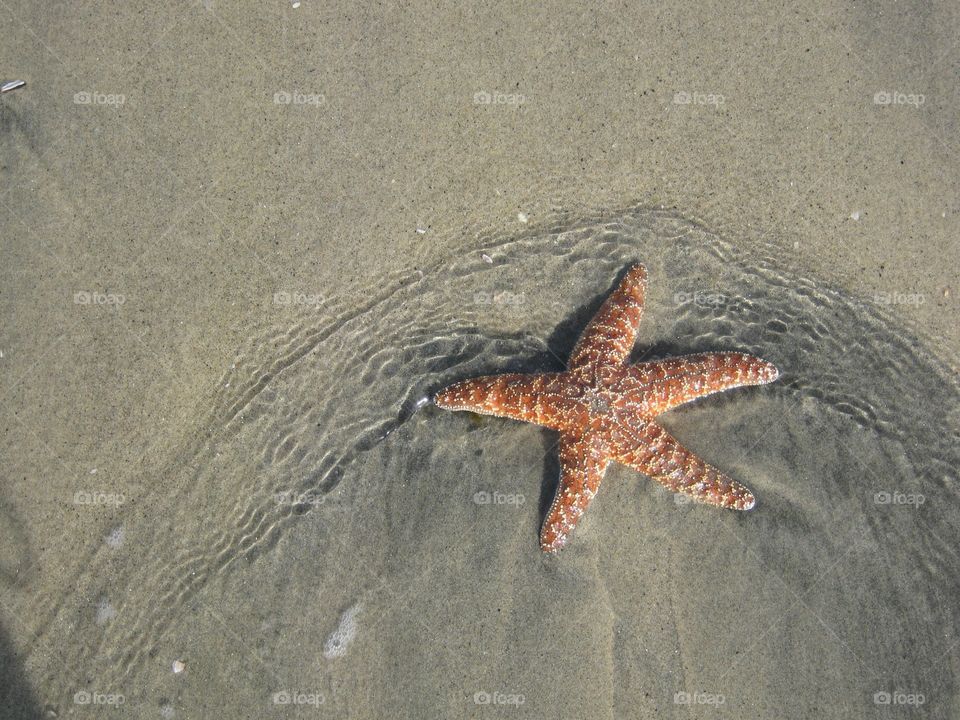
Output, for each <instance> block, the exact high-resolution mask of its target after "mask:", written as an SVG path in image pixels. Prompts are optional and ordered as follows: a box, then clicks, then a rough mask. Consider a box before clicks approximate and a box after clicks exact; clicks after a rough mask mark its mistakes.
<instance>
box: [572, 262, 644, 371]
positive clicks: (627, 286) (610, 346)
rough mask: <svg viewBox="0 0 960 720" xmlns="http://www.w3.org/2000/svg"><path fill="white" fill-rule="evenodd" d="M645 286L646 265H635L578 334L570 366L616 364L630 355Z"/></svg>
mask: <svg viewBox="0 0 960 720" xmlns="http://www.w3.org/2000/svg"><path fill="white" fill-rule="evenodd" d="M646 287H647V271H646V269H645V268H644V267H643V265H634V266H633V267H631V268H630V270H628V271H627V274H626V275H625V276H624V278H623V280H622V281H621V282H620V285H619V286H618V287H617V289H616V290H614V291H613V292H612V293H611V294H610V297H608V298H607V299H606V300H605V301H604V303H603V305H602V306H601V307H600V309H599V310H598V311H597V314H596V315H594V316H593V319H592V320H590V323H589V324H588V325H587V327H586V328H585V329H584V331H583V333H582V334H581V335H580V339H579V340H578V341H577V345H576V347H575V348H574V349H573V354H571V356H570V361H569V367H570V369H571V370H576V369H578V368H582V367H595V368H596V367H604V366H616V365H620V364H621V363H623V362H624V361H625V360H626V359H627V358H628V357H629V356H630V351H631V350H632V349H633V343H634V341H635V340H636V338H637V328H638V326H639V325H640V319H641V317H643V300H644V294H645V291H646Z"/></svg>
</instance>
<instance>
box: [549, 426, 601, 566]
mask: <svg viewBox="0 0 960 720" xmlns="http://www.w3.org/2000/svg"><path fill="white" fill-rule="evenodd" d="M559 450H560V483H559V484H558V485H557V494H556V495H555V496H554V498H553V503H552V504H551V505H550V509H549V510H548V511H547V515H546V518H544V521H543V527H542V529H541V530H540V549H541V550H543V551H544V552H551V553H555V552H557V551H558V550H560V549H561V548H562V547H563V546H564V545H565V544H566V542H567V537H568V536H569V535H570V533H571V532H572V531H573V529H574V528H575V527H576V525H577V522H579V520H580V517H581V516H582V515H583V513H584V511H585V510H586V509H587V506H588V505H589V504H590V501H591V500H593V496H594V495H596V494H597V488H599V487H600V481H601V480H602V479H603V473H604V471H605V470H606V469H607V465H608V464H609V462H610V460H609V457H608V455H607V453H606V451H605V447H604V445H603V443H602V442H601V441H600V439H599V438H598V436H596V435H590V434H588V435H584V436H580V437H576V436H574V435H572V434H571V435H568V434H563V435H561V437H560V445H559Z"/></svg>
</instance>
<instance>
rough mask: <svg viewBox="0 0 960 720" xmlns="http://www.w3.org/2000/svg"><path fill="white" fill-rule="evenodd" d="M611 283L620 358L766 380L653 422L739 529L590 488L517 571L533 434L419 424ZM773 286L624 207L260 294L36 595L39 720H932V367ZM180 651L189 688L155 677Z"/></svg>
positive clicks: (935, 402) (877, 331) (837, 297)
mask: <svg viewBox="0 0 960 720" xmlns="http://www.w3.org/2000/svg"><path fill="white" fill-rule="evenodd" d="M634 261H642V262H644V263H645V264H646V265H647V269H648V273H649V289H648V296H647V307H646V312H645V316H644V321H643V324H642V326H641V330H640V334H639V338H638V344H637V349H636V351H635V359H640V358H643V359H650V358H656V357H660V356H664V355H670V354H678V353H688V352H700V351H707V350H742V351H748V352H751V353H754V354H756V355H759V356H761V357H763V358H765V359H767V360H770V361H773V362H774V363H776V364H777V365H778V367H779V368H780V369H781V373H782V375H781V379H780V380H779V381H778V382H776V383H774V384H773V385H769V386H765V387H759V388H749V389H742V390H738V391H734V392H730V393H724V394H722V395H720V396H714V397H711V398H708V399H706V400H703V401H700V402H698V403H695V404H693V405H691V406H688V407H685V408H683V409H679V410H677V411H674V412H672V413H670V414H669V415H667V416H664V423H665V424H666V425H667V426H668V427H669V428H671V430H672V431H673V432H674V433H675V434H676V435H677V436H678V437H679V438H680V439H681V441H682V442H684V444H686V445H687V446H689V447H691V448H692V449H694V450H695V451H696V452H698V453H699V454H701V456H702V457H704V458H705V459H706V460H707V461H708V462H710V463H712V464H714V465H715V466H717V467H718V468H720V469H722V470H724V471H726V472H728V473H729V474H731V475H732V476H733V477H735V478H737V479H738V480H741V481H742V482H744V483H745V484H746V485H748V486H749V487H750V488H751V489H752V490H753V491H754V493H755V494H756V496H757V498H758V505H757V508H756V509H755V510H754V511H752V512H750V513H743V514H741V513H734V512H727V511H722V510H718V509H716V508H712V507H707V506H701V505H694V504H687V503H682V502H678V501H677V499H676V498H674V497H673V496H672V495H670V494H669V493H667V492H666V491H665V490H663V489H662V488H661V487H660V486H659V485H657V484H655V483H653V482H651V481H650V480H649V479H647V478H645V477H643V476H641V475H639V474H638V473H636V472H633V471H631V470H629V469H627V468H623V467H619V466H612V467H611V468H610V470H609V471H608V473H607V477H606V480H605V482H604V484H603V485H602V487H601V490H600V493H599V494H598V497H597V498H596V500H595V501H594V503H593V504H592V506H591V508H590V510H589V512H588V513H587V515H586V516H585V518H584V520H583V521H582V522H581V524H580V526H579V528H578V529H577V531H576V533H575V534H574V535H573V537H572V539H571V541H570V543H569V544H568V547H567V549H566V550H564V551H563V552H562V553H561V554H560V555H559V556H558V557H548V556H544V555H543V554H542V553H541V552H540V551H539V549H538V545H537V534H538V531H539V525H540V521H541V519H542V516H543V512H544V510H545V507H546V504H547V503H548V502H549V500H550V497H551V495H552V491H553V488H554V487H555V484H556V476H557V471H558V468H557V461H556V458H555V453H554V451H553V450H554V444H555V442H556V436H555V435H553V434H552V433H550V432H549V431H546V430H543V429H540V428H537V427H533V426H528V425H523V424H519V423H514V422H510V421H506V420H499V419H491V418H483V419H480V418H477V417H472V416H470V415H468V414H463V413H458V414H452V413H446V412H443V411H440V410H438V409H436V408H434V407H432V406H431V405H430V404H429V403H427V402H425V400H426V398H428V397H429V395H430V393H431V392H432V391H435V390H436V389H438V388H439V387H442V386H444V385H445V384H447V383H449V382H451V381H453V380H455V379H460V378H464V377H469V376H472V375H477V374H485V373H493V372H501V371H523V372H537V371H549V370H557V369H560V368H561V367H562V366H563V362H564V360H565V358H566V356H567V354H568V353H569V351H570V349H571V348H572V346H573V343H574V342H575V340H576V337H577V335H578V333H579V331H580V329H581V328H582V327H583V325H584V324H585V322H586V321H587V320H588V319H589V317H590V316H591V314H592V313H593V312H594V311H595V310H596V308H597V307H598V306H599V304H600V302H601V301H602V300H603V298H604V297H605V296H606V294H607V293H608V292H609V290H610V289H611V288H612V287H613V285H614V284H615V282H616V281H617V279H618V277H619V274H620V273H622V271H623V270H624V268H625V267H626V266H627V265H628V264H629V263H631V262H634ZM782 265H783V263H780V262H779V261H778V258H777V257H775V256H760V255H758V254H752V255H746V254H743V253H741V252H740V251H737V250H735V249H734V248H733V247H732V246H731V245H728V244H727V243H725V242H724V241H723V240H721V239H720V238H718V237H717V236H716V235H714V234H712V233H710V232H709V231H708V230H706V229H704V228H702V227H700V226H698V225H695V224H693V223H690V222H687V221H685V220H683V219H681V218H677V217H674V216H672V215H670V214H669V213H666V212H662V211H654V210H645V209H634V210H630V211H627V212H623V213H617V214H611V215H609V216H606V217H592V218H580V219H576V218H569V217H566V218H563V217H558V218H556V219H555V220H554V221H552V223H551V224H550V225H548V226H543V227H540V228H535V229H531V230H529V231H527V232H526V233H525V234H522V235H520V236H503V237H498V236H486V237H484V238H482V240H481V245H478V244H477V243H476V242H471V243H469V249H465V250H463V251H461V252H460V253H458V254H455V255H454V256H453V257H452V258H448V259H447V260H444V261H442V262H439V263H437V264H436V265H435V266H433V267H429V268H420V269H409V270H405V271H401V272H397V273H395V274H393V275H391V276H389V277H386V278H384V279H383V281H382V282H381V283H380V284H378V285H377V286H376V287H371V288H368V289H367V292H366V293H365V299H364V301H363V302H362V303H357V304H355V305H350V304H347V302H346V301H343V300H338V299H337V298H322V297H306V296H298V295H297V294H295V293H293V294H287V295H281V296H279V297H277V298H276V299H275V303H274V305H273V306H272V307H271V308H270V309H269V310H268V311H266V312H264V314H263V319H262V326H261V327H259V328H251V330H250V334H249V339H248V341H247V342H246V343H245V344H244V347H242V348H241V349H240V350H239V351H238V354H237V357H236V361H235V364H234V367H233V368H232V369H231V370H230V372H229V373H227V374H226V375H225V376H224V377H223V378H222V379H221V381H220V382H219V383H218V386H217V388H216V390H215V391H214V392H212V393H211V394H210V396H209V397H207V398H203V399H202V400H201V401H200V402H199V403H198V405H197V410H196V412H195V413H194V417H193V419H192V422H191V423H189V424H188V426H187V427H185V428H184V429H183V430H182V433H181V436H180V439H179V441H178V442H175V443H173V444H171V445H170V446H169V449H168V452H167V457H166V458H165V460H164V461H163V462H162V463H159V464H154V465H152V466H150V467H148V468H144V469H142V470H138V471H137V472H142V473H143V474H144V477H142V478H141V481H142V482H145V483H148V484H150V485H151V486H152V488H153V489H152V490H151V491H150V492H148V493H146V494H145V495H143V496H139V497H137V498H136V499H135V500H132V501H131V502H129V503H126V504H124V505H123V506H122V507H121V508H120V509H118V511H117V513H116V525H117V527H118V528H122V530H117V531H116V532H114V533H112V534H111V536H110V537H111V538H112V540H111V541H109V542H104V543H103V545H102V546H99V547H98V548H96V549H95V550H91V551H81V552H82V556H81V557H78V558H76V562H75V564H74V566H73V567H72V568H71V570H70V574H69V576H70V580H71V581H70V582H69V584H68V585H67V587H65V588H64V590H63V592H62V594H57V595H55V596H44V597H36V598H33V599H32V602H33V612H34V613H35V616H36V617H37V618H38V620H37V625H36V629H35V634H36V635H37V637H38V640H42V639H43V638H47V639H54V638H58V637H69V638H70V639H69V642H66V643H55V645H56V646H57V647H58V648H59V652H60V653H61V655H60V656H59V657H56V658H52V657H51V658H35V659H34V662H35V663H39V664H40V665H41V666H42V667H40V668H35V669H34V671H35V672H37V673H39V674H40V675H42V676H43V677H44V678H45V679H44V682H43V687H44V689H45V691H44V696H45V697H48V698H49V699H50V702H49V703H48V706H49V709H50V710H59V711H60V712H63V710H64V709H65V708H68V707H70V705H71V704H72V702H73V700H72V698H73V696H74V693H75V692H77V688H78V687H85V688H92V689H94V690H97V689H99V690H100V691H101V692H111V691H112V692H122V693H123V694H124V696H125V709H126V710H127V711H133V712H135V713H140V712H141V711H143V714H144V715H147V716H150V715H155V714H156V712H157V711H162V712H163V713H165V714H167V715H169V714H170V713H175V715H176V716H178V717H199V716H201V715H202V714H210V713H213V714H216V715H219V716H223V717H233V716H237V717H240V716H243V713H244V712H249V711H250V709H251V708H259V709H261V710H262V711H263V712H264V713H265V714H266V713H271V712H276V711H277V710H278V707H279V705H278V703H279V704H281V705H282V704H283V702H284V700H288V701H289V704H291V705H294V704H299V705H301V706H302V707H299V708H297V709H296V710H294V712H299V713H302V714H303V715H304V716H306V715H311V716H313V715H319V716H344V715H349V716H351V717H363V716H369V717H377V716H387V715H389V714H393V713H397V712H399V713H400V714H401V715H403V716H410V717H474V716H478V715H480V714H485V713H490V714H492V713H495V712H497V708H488V707H483V706H484V705H488V704H489V705H496V706H501V707H499V711H500V712H503V713H506V714H509V715H510V716H514V717H582V716H585V715H589V716H591V717H628V716H644V717H646V716H654V715H656V716H658V717H691V716H697V717H700V716H716V717H738V718H751V717H772V716H774V715H776V716H777V717H797V718H806V717H811V716H813V715H818V714H819V715H826V716H831V717H862V716H872V715H873V714H874V713H875V712H878V703H879V704H883V702H884V700H885V697H886V696H884V695H882V693H889V694H890V695H889V699H890V703H891V704H892V705H894V706H895V707H890V708H886V709H883V708H881V709H880V710H883V711H890V712H891V713H902V714H904V716H906V715H909V714H910V713H911V712H913V713H916V712H918V711H919V712H920V713H922V715H923V716H925V717H944V718H945V717H951V716H952V715H953V714H954V713H956V712H957V708H958V705H957V703H958V700H957V697H958V694H957V688H956V681H955V678H956V674H957V672H956V671H957V668H956V665H955V663H956V659H955V653H952V652H951V651H952V650H953V649H954V647H955V644H956V643H958V642H960V632H958V621H960V617H958V612H957V605H956V601H955V598H956V597H957V594H958V590H960V588H958V577H960V559H958V554H957V550H956V548H957V547H958V546H960V543H958V540H960V537H958V536H960V522H958V520H960V511H958V509H957V507H958V505H957V502H956V501H957V498H956V468H957V467H958V465H960V458H958V451H957V447H958V446H957V435H958V429H960V428H958V425H960V411H958V407H960V403H958V388H957V384H956V380H955V378H954V375H953V373H952V372H951V370H950V369H949V366H948V363H950V362H952V360H947V361H944V360H940V359H937V358H936V357H934V356H933V355H932V354H930V352H929V350H928V349H927V346H926V343H925V342H924V341H922V340H920V339H918V338H917V337H916V334H915V333H914V332H912V331H911V330H909V329H906V328H902V327H898V326H897V325H896V324H894V323H893V322H892V321H891V320H890V319H889V318H888V317H887V316H886V314H885V312H884V307H883V305H882V304H881V303H878V302H877V301H876V299H874V298H850V297H846V296H844V295H842V294H841V293H839V292H835V291H832V290H830V289H828V288H827V287H826V286H824V284H823V283H821V282H819V281H817V280H815V279H812V278H804V277H796V276H794V275H792V274H790V273H788V272H786V271H783V270H780V269H778V268H780V267H781V266H782ZM131 481H132V480H131ZM177 660H181V661H182V662H184V665H185V672H188V673H199V674H203V675H204V677H203V682H198V683H194V684H183V683H177V681H176V675H175V674H173V673H171V666H172V663H173V662H174V661H177ZM65 667H67V668H71V669H73V670H72V672H68V673H64V668H65ZM80 668H82V670H79V669H80ZM211 668H217V671H216V672H215V673H214V672H213V671H212V670H211ZM277 693H286V694H285V695H279V696H278V695H277ZM877 693H881V695H879V696H877V695H876V694H877ZM898 693H899V694H898ZM690 705H702V706H703V707H690Z"/></svg>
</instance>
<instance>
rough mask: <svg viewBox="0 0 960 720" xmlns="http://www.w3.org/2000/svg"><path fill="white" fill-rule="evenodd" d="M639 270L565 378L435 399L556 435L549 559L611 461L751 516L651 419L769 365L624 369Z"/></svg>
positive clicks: (736, 491)
mask: <svg viewBox="0 0 960 720" xmlns="http://www.w3.org/2000/svg"><path fill="white" fill-rule="evenodd" d="M646 284H647V272H646V269H645V268H644V267H643V265H634V266H632V267H631V268H630V269H629V271H628V272H627V274H626V276H625V277H624V278H623V281H622V282H621V283H620V285H619V287H617V289H616V290H615V291H614V292H613V293H612V294H611V295H610V296H609V297H608V298H607V299H606V301H605V302H604V303H603V305H602V306H601V308H600V310H599V311H597V314H596V315H595V316H594V317H593V319H592V320H591V321H590V323H589V324H588V325H587V327H586V329H585V330H584V331H583V334H582V335H581V336H580V339H579V340H578V342H577V345H576V347H574V349H573V354H572V355H571V356H570V360H569V362H568V370H567V371H566V372H556V373H542V374H536V375H520V374H507V375H488V376H484V377H478V378H473V379H470V380H463V381H461V382H458V383H454V384H453V385H451V386H449V387H448V388H446V389H445V390H442V391H441V392H440V393H438V394H437V395H436V397H435V398H434V402H435V403H436V404H437V405H438V406H439V407H441V408H446V409H448V410H469V411H471V412H475V413H481V414H484V415H496V416H498V417H506V418H513V419H515V420H523V421H525V422H531V423H535V424H537V425H542V426H544V427H547V428H550V429H552V430H557V431H559V433H560V443H559V452H560V483H559V485H558V487H557V493H556V496H555V497H554V500H553V504H552V505H551V506H550V510H549V511H548V512H547V516H546V518H545V520H544V523H543V528H542V530H541V532H540V547H541V549H543V550H544V552H557V551H558V550H560V548H562V547H563V546H564V545H565V544H566V542H567V538H568V537H569V535H570V533H571V532H572V531H573V529H574V527H576V525H577V522H578V521H579V520H580V517H581V516H582V515H583V513H584V511H585V510H586V509H587V506H588V505H589V504H590V501H591V500H593V497H594V496H595V495H596V494H597V489H598V488H599V486H600V481H601V480H602V479H603V475H604V472H605V471H606V469H607V465H609V464H610V463H611V462H619V463H621V464H623V465H627V466H628V467H631V468H634V469H636V470H639V471H640V472H642V473H644V474H646V475H649V476H650V477H652V478H653V479H654V480H656V481H657V482H659V483H661V484H663V485H664V486H665V487H667V488H668V489H669V490H671V491H673V492H676V493H682V494H684V495H687V496H689V497H691V498H693V499H695V500H698V501H700V502H704V503H709V504H711V505H718V506H720V507H725V508H733V509H735V510H749V509H751V508H752V507H753V506H754V504H755V502H756V501H755V499H754V497H753V493H751V492H750V491H749V490H748V489H747V488H746V487H744V486H743V485H741V484H740V483H739V482H737V481H736V480H734V479H733V478H731V477H729V476H727V475H725V474H724V473H722V472H720V471H719V470H717V469H716V468H715V467H713V466H711V465H708V464H707V463H705V462H704V461H703V460H701V459H700V458H698V457H697V456H696V455H694V454H693V453H692V452H690V451H689V450H687V449H686V448H685V447H683V446H682V445H681V444H680V443H679V442H677V440H675V439H674V438H673V437H672V436H671V435H670V434H669V433H668V432H667V431H666V430H664V429H663V428H662V427H660V426H659V425H658V424H657V423H656V422H654V418H656V417H657V416H658V415H660V414H661V413H664V412H666V411H667V410H670V409H671V408H675V407H677V406H678V405H682V404H684V403H688V402H690V401H691V400H696V399H697V398H701V397H704V396H705V395H710V394H712V393H715V392H720V391H722V390H729V389H731V388H735V387H740V386H743V385H763V384H766V383H769V382H773V381H774V380H776V379H777V376H778V374H779V373H778V371H777V368H776V367H774V366H773V365H772V364H771V363H768V362H766V361H765V360H761V359H760V358H756V357H753V356H751V355H746V354H744V353H736V352H724V353H704V354H699V355H686V356H683V357H678V358H670V359H667V360H657V361H654V362H644V363H638V364H636V365H629V364H627V362H626V361H627V358H628V357H629V355H630V351H631V350H632V349H633V344H634V340H635V339H636V336H637V328H638V326H639V325H640V319H641V317H642V315H643V301H644V292H645V289H646Z"/></svg>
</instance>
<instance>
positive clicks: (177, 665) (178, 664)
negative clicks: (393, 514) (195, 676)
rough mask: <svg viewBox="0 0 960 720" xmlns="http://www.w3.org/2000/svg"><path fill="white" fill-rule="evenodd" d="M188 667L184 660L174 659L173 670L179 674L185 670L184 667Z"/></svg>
mask: <svg viewBox="0 0 960 720" xmlns="http://www.w3.org/2000/svg"><path fill="white" fill-rule="evenodd" d="M186 667H187V666H186V665H185V664H184V662H183V660H174V661H173V672H174V673H176V674H177V675H179V674H180V673H182V672H183V671H184V669H186Z"/></svg>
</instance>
